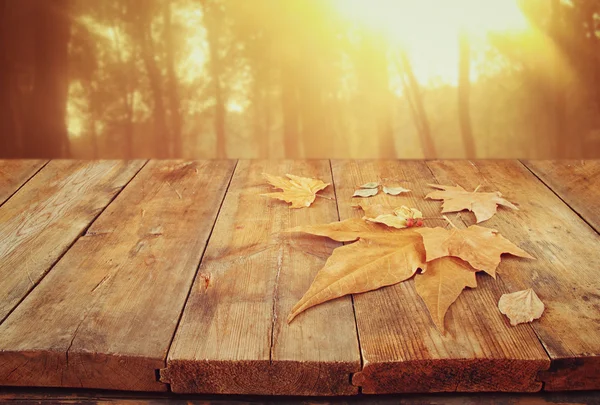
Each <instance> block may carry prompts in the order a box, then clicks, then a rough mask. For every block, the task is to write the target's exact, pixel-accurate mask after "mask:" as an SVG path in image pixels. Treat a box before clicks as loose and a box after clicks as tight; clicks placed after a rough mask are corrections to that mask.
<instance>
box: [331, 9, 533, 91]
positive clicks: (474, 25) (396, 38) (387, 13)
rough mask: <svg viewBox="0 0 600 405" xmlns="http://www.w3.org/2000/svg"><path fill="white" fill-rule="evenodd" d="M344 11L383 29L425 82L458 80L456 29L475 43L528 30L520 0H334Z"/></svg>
mask: <svg viewBox="0 0 600 405" xmlns="http://www.w3.org/2000/svg"><path fill="white" fill-rule="evenodd" d="M334 4H335V7H336V8H337V9H338V10H339V12H340V13H341V14H342V16H343V17H344V18H346V19H348V20H350V21H353V22H355V23H356V24H358V25H362V26H364V27H366V28H367V29H369V30H373V31H375V32H380V33H381V34H382V35H383V36H384V37H385V38H386V39H387V40H388V42H389V43H390V45H391V46H392V47H393V46H396V47H397V46H401V47H403V48H405V49H406V50H407V51H408V52H409V54H410V55H411V59H412V62H413V68H414V70H415V74H416V76H417V79H418V80H419V82H421V83H422V84H431V83H432V82H440V81H441V82H445V83H449V84H456V76H457V72H456V69H457V68H456V67H457V64H458V34H459V32H460V31H461V30H464V31H466V32H467V33H468V34H469V36H470V37H471V38H472V41H473V42H481V41H482V40H484V39H485V37H486V35H487V34H488V33H490V32H516V31H522V30H526V29H527V28H528V23H527V20H526V18H525V16H524V15H523V14H522V12H521V10H520V9H519V6H518V4H517V0H453V1H450V0H419V1H415V0H371V1H367V0H334Z"/></svg>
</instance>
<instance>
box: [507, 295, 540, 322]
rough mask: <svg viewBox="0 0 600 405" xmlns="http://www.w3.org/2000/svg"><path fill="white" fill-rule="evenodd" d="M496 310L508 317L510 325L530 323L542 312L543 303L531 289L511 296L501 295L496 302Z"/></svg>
mask: <svg viewBox="0 0 600 405" xmlns="http://www.w3.org/2000/svg"><path fill="white" fill-rule="evenodd" d="M498 309H499V310H500V312H501V313H503V314H504V315H506V316H508V319H510V324H511V325H512V326H516V325H518V324H520V323H525V322H531V321H533V320H534V319H538V318H539V317H541V316H542V313H543V312H544V303H543V302H542V301H541V300H540V299H539V297H538V296H537V294H536V293H535V291H533V290H532V289H531V288H528V289H527V290H523V291H517V292H514V293H511V294H502V296H501V297H500V301H498Z"/></svg>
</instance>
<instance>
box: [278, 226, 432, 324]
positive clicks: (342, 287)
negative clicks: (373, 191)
mask: <svg viewBox="0 0 600 405" xmlns="http://www.w3.org/2000/svg"><path fill="white" fill-rule="evenodd" d="M291 231H293V232H305V233H311V234H314V235H321V236H327V237H329V238H331V239H334V240H337V241H340V242H350V241H355V240H357V239H360V240H358V242H356V243H352V244H349V245H346V246H341V247H339V248H337V249H335V250H334V251H333V254H332V255H331V256H330V257H329V259H327V262H326V263H325V266H324V267H323V268H322V269H321V270H319V272H318V273H317V275H316V277H315V279H314V281H313V283H312V285H311V286H310V288H309V289H308V291H307V292H306V294H304V296H303V297H302V299H301V300H300V301H299V302H298V303H297V304H296V305H295V306H294V308H292V313H291V314H290V316H289V318H288V322H291V321H292V319H294V318H295V317H296V316H297V315H298V314H300V313H301V312H303V311H305V310H306V309H308V308H310V307H313V306H315V305H318V304H320V303H323V302H325V301H329V300H333V299H335V298H339V297H342V296H344V295H348V294H355V293H362V292H366V291H371V290H375V289H377V288H381V287H385V286H388V285H392V284H396V283H399V282H401V281H404V280H406V279H409V278H410V277H412V276H413V274H414V273H415V272H416V271H417V269H418V268H423V267H424V265H425V249H424V247H423V244H422V242H421V240H422V238H421V236H420V235H419V234H417V233H415V232H412V231H411V230H408V229H403V230H400V229H393V228H388V227H386V226H384V225H381V224H374V223H369V222H366V221H363V220H362V219H348V220H346V221H342V222H334V223H331V224H326V225H313V226H300V227H297V228H294V229H292V230H291Z"/></svg>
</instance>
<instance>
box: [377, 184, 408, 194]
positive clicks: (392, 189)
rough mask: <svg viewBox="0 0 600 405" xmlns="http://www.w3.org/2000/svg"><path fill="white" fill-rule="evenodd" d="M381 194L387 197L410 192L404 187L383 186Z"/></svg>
mask: <svg viewBox="0 0 600 405" xmlns="http://www.w3.org/2000/svg"><path fill="white" fill-rule="evenodd" d="M383 192H384V193H386V194H389V195H400V194H402V193H409V192H410V190H409V189H407V188H404V187H386V186H383Z"/></svg>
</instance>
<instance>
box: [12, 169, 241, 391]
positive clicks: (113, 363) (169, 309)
mask: <svg viewBox="0 0 600 405" xmlns="http://www.w3.org/2000/svg"><path fill="white" fill-rule="evenodd" d="M52 163H54V162H52ZM52 163H51V164H50V165H48V167H46V168H45V169H44V170H42V172H41V173H40V174H38V176H40V175H41V176H40V179H43V180H45V181H56V180H54V178H55V177H60V176H59V175H58V173H56V172H53V171H52V170H51V169H53V167H54V166H52ZM72 164H73V165H76V163H72ZM106 164H108V163H105V164H104V165H106ZM61 165H62V163H61ZM234 165H235V163H234V162H231V161H212V162H189V163H181V162H168V161H166V162H150V163H148V164H147V165H146V166H145V167H144V168H143V169H142V170H141V171H140V172H139V173H138V174H137V176H136V177H135V178H134V179H133V180H132V182H131V183H130V184H129V186H128V187H127V188H126V189H125V190H124V191H123V192H122V193H121V194H120V195H119V196H118V197H117V198H116V199H115V201H114V202H113V203H112V204H111V205H110V206H109V207H108V208H107V209H106V210H105V211H104V212H103V213H102V215H101V216H100V217H99V218H98V220H96V221H95V222H94V224H93V225H92V226H91V227H90V228H89V229H88V231H87V232H86V233H85V235H83V236H82V237H81V238H79V240H77V242H76V243H75V244H74V245H73V246H72V247H71V249H70V250H69V251H68V252H67V253H66V254H65V255H64V256H63V257H62V258H61V260H60V261H59V262H58V263H57V264H56V265H55V266H54V268H53V269H52V271H50V272H49V273H48V275H47V276H46V277H45V278H44V279H43V280H42V281H41V282H40V283H39V285H38V286H37V287H36V288H35V289H34V290H33V291H32V292H31V293H30V294H29V295H28V296H27V298H26V299H25V300H24V301H23V302H22V303H21V304H20V305H19V306H18V307H17V308H16V309H15V311H14V312H12V314H11V315H10V316H9V317H8V318H7V319H6V320H5V321H4V323H3V324H2V325H0V336H1V339H0V385H18V386H55V387H86V388H106V389H117V390H139V391H164V390H166V389H167V386H166V385H164V384H162V383H160V382H158V381H157V376H156V375H157V371H158V369H160V368H163V367H164V366H165V359H166V354H167V351H168V349H169V346H170V343H171V340H172V336H173V335H174V333H175V328H176V326H177V323H178V320H179V317H180V314H181V311H182V310H183V306H184V304H185V300H186V297H187V295H188V292H189V289H190V286H191V284H192V280H193V278H194V275H195V273H196V270H197V266H198V263H199V261H200V257H201V255H202V252H203V250H204V247H205V245H206V242H207V239H208V236H209V234H210V231H211V229H212V226H213V223H214V220H215V218H216V215H217V212H218V210H219V206H220V204H221V201H222V199H223V197H224V194H225V190H226V187H227V184H228V181H229V179H230V177H231V175H232V172H233V168H234ZM90 167H91V168H90V169H88V170H87V171H86V170H84V172H85V173H87V174H86V175H85V176H83V178H79V177H76V179H71V180H69V183H68V184H74V185H75V186H77V185H81V184H87V182H88V181H89V180H86V179H88V178H89V177H92V178H95V177H98V176H105V175H106V174H105V172H106V171H107V170H108V171H110V172H115V171H116V168H114V167H112V166H108V167H104V168H103V170H102V174H100V173H98V170H99V168H97V167H96V166H90ZM46 169H49V170H46ZM119 171H122V169H120V170H119ZM82 175H83V174H82ZM113 175H114V173H113ZM38 176H36V178H35V179H34V180H33V182H29V183H28V186H29V185H32V187H33V185H35V184H39V183H37V182H36V181H37V180H40V179H38ZM40 181H41V180H40ZM64 181H65V180H64V179H63V180H62V182H60V183H59V184H63V188H65V186H64ZM41 184H44V183H41ZM37 187H38V189H39V187H41V185H38V186H37ZM113 187H114V186H113ZM66 189H67V190H65V191H64V192H61V191H60V190H58V191H55V193H54V195H57V193H59V194H58V195H62V194H63V193H65V192H67V191H68V192H69V195H70V196H71V197H74V196H76V195H77V192H78V188H77V187H75V188H74V189H72V188H69V187H66ZM101 190H102V189H101ZM101 190H88V194H89V196H88V198H90V199H91V200H92V201H93V203H92V204H90V207H86V208H85V209H84V210H83V211H88V210H92V209H93V208H94V209H96V208H95V207H98V205H97V204H99V202H98V199H100V200H101V199H102V196H99V191H101ZM26 192H27V191H26ZM26 192H25V193H23V194H24V196H23V197H22V198H24V199H25V201H29V200H30V199H29V198H25V196H26ZM30 192H32V193H33V192H34V191H33V190H31V191H30ZM79 192H80V193H81V192H82V190H79ZM19 194H20V193H19ZM13 199H14V200H16V201H19V200H18V198H13ZM13 199H11V201H12V200H13ZM53 201H56V199H54V200H53ZM47 206H48V208H46V209H47V210H50V207H52V210H51V211H49V212H50V213H53V212H54V213H56V212H63V210H62V205H58V206H57V205H56V204H55V203H52V204H50V203H48V204H47ZM4 208H6V207H3V209H4ZM79 211H80V210H79ZM69 212H75V213H77V212H78V210H70V211H69ZM5 215H6V214H5ZM40 215H42V214H40ZM61 230H62V231H63V232H64V226H63V227H61ZM57 232H58V230H57ZM48 237H50V238H52V237H60V235H58V236H57V235H48ZM30 254H34V255H38V254H40V253H37V252H36V251H33V252H31V251H30ZM27 257H30V258H32V257H37V256H27Z"/></svg>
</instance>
